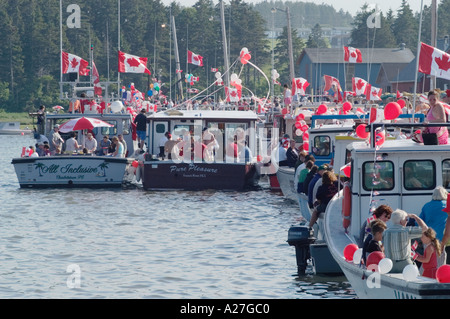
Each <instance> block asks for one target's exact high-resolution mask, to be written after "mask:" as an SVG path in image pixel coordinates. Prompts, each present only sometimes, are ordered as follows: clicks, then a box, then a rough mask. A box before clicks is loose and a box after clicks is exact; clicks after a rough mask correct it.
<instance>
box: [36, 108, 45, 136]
mask: <svg viewBox="0 0 450 319" xmlns="http://www.w3.org/2000/svg"><path fill="white" fill-rule="evenodd" d="M37 114H38V115H37V122H36V124H37V126H38V133H39V134H44V132H45V105H41V106H40V107H39V110H38V111H37Z"/></svg>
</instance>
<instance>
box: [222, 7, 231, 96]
mask: <svg viewBox="0 0 450 319" xmlns="http://www.w3.org/2000/svg"><path fill="white" fill-rule="evenodd" d="M220 21H221V25H222V42H223V59H224V66H225V72H226V73H225V85H226V86H227V87H229V86H230V72H229V69H230V62H229V60H228V45H227V31H226V29H225V8H224V4H223V0H221V1H220Z"/></svg>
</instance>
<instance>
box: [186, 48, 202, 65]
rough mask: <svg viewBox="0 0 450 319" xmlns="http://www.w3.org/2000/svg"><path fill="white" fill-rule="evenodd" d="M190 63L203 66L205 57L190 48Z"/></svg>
mask: <svg viewBox="0 0 450 319" xmlns="http://www.w3.org/2000/svg"><path fill="white" fill-rule="evenodd" d="M188 63H190V64H194V65H198V66H203V57H202V56H200V55H198V54H195V53H194V52H192V51H189V50H188Z"/></svg>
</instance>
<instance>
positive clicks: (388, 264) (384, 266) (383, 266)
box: [378, 258, 393, 274]
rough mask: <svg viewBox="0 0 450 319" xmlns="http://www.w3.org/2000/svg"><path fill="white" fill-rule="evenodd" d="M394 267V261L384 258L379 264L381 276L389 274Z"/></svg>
mask: <svg viewBox="0 0 450 319" xmlns="http://www.w3.org/2000/svg"><path fill="white" fill-rule="evenodd" d="M392 266H393V263H392V260H391V259H389V258H383V259H381V260H380V262H379V263H378V271H379V272H380V274H387V273H388V272H390V271H391V269H392Z"/></svg>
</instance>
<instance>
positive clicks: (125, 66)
mask: <svg viewBox="0 0 450 319" xmlns="http://www.w3.org/2000/svg"><path fill="white" fill-rule="evenodd" d="M147 61H148V59H147V58H141V57H138V56H135V55H131V54H128V53H123V52H121V51H119V72H120V73H147V74H151V72H150V70H149V69H148V68H147Z"/></svg>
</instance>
